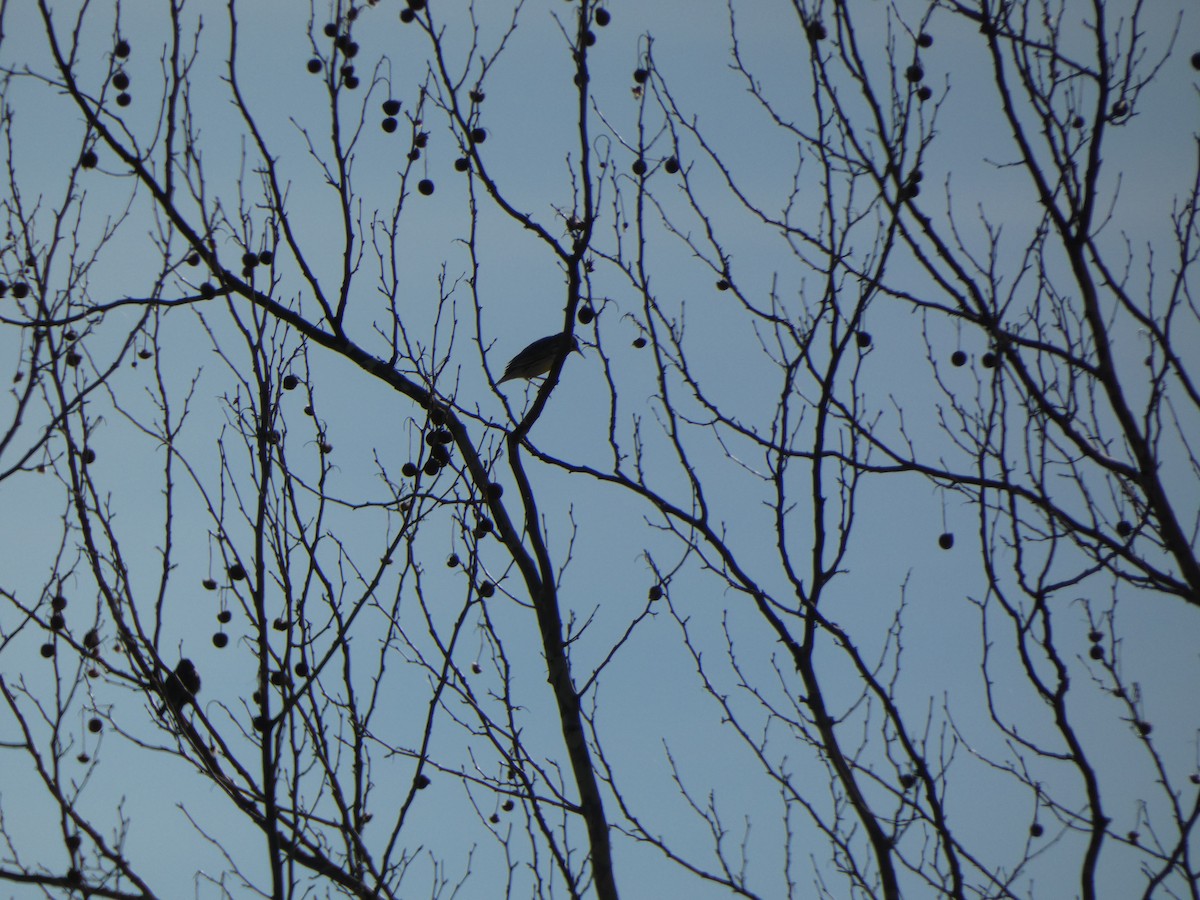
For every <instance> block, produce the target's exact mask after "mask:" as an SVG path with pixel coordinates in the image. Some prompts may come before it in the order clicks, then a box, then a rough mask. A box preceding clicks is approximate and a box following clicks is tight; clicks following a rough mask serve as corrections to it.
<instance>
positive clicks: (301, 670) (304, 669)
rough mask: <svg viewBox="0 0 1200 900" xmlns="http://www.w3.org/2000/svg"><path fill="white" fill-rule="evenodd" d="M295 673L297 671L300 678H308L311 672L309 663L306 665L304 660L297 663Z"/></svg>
mask: <svg viewBox="0 0 1200 900" xmlns="http://www.w3.org/2000/svg"><path fill="white" fill-rule="evenodd" d="M295 671H296V675H297V676H298V677H300V678H307V677H308V672H309V669H308V663H306V662H305V661H304V660H300V662H298V663H296V670H295Z"/></svg>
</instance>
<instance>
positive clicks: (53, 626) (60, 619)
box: [50, 613, 67, 631]
mask: <svg viewBox="0 0 1200 900" xmlns="http://www.w3.org/2000/svg"><path fill="white" fill-rule="evenodd" d="M66 624H67V617H66V616H64V615H63V614H62V613H55V614H54V615H52V616H51V617H50V630H51V631H62V630H63V627H64V626H65V625H66Z"/></svg>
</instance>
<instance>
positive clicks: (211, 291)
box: [200, 281, 217, 300]
mask: <svg viewBox="0 0 1200 900" xmlns="http://www.w3.org/2000/svg"><path fill="white" fill-rule="evenodd" d="M200 296H201V297H203V298H204V299H205V300H211V299H212V298H213V297H215V296H217V289H216V288H215V287H213V286H212V283H211V282H208V281H206V282H204V284H202V285H200Z"/></svg>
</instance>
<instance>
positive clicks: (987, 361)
mask: <svg viewBox="0 0 1200 900" xmlns="http://www.w3.org/2000/svg"><path fill="white" fill-rule="evenodd" d="M979 361H980V363H981V364H982V365H983V367H984V368H985V369H994V368H996V354H995V353H985V354H983V356H982V357H981V358H980V360H979Z"/></svg>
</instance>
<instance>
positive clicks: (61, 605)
mask: <svg viewBox="0 0 1200 900" xmlns="http://www.w3.org/2000/svg"><path fill="white" fill-rule="evenodd" d="M50 608H51V609H52V610H54V611H55V612H62V611H63V610H64V609H66V608H67V598H66V597H64V596H63V595H62V594H59V595H58V596H57V597H55V598H54V599H53V600H51V601H50Z"/></svg>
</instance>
